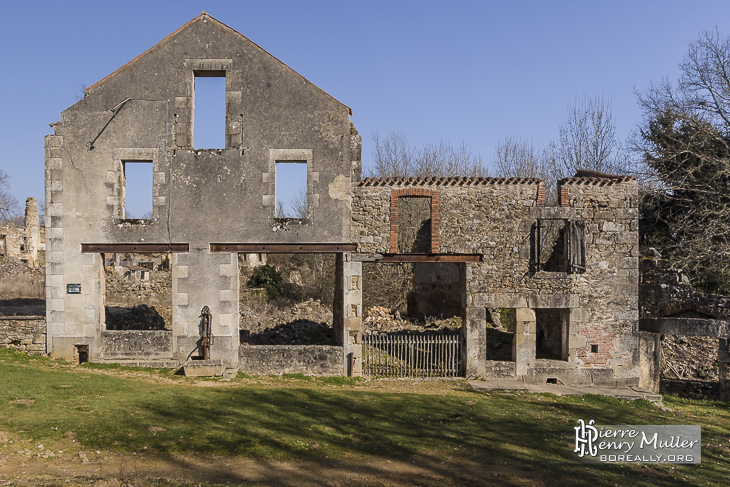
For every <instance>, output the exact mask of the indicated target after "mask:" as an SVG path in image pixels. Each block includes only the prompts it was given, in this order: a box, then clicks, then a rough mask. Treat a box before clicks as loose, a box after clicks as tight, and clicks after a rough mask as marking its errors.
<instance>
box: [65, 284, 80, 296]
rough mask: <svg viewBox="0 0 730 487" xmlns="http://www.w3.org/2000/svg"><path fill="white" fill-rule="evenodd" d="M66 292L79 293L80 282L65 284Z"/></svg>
mask: <svg viewBox="0 0 730 487" xmlns="http://www.w3.org/2000/svg"><path fill="white" fill-rule="evenodd" d="M66 294H81V284H66Z"/></svg>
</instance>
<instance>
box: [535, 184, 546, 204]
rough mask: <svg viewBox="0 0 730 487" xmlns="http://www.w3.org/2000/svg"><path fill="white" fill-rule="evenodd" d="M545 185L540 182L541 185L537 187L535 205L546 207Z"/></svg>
mask: <svg viewBox="0 0 730 487" xmlns="http://www.w3.org/2000/svg"><path fill="white" fill-rule="evenodd" d="M545 198H546V196H545V183H544V182H542V181H540V184H539V185H538V186H537V201H535V204H536V205H537V206H545V201H546V200H545Z"/></svg>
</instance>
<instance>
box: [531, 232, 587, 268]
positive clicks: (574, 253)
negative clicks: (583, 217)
mask: <svg viewBox="0 0 730 487" xmlns="http://www.w3.org/2000/svg"><path fill="white" fill-rule="evenodd" d="M531 233H532V235H531V238H530V240H531V249H532V252H531V259H530V260H531V264H532V265H531V267H532V268H533V270H534V271H544V272H568V273H581V272H585V270H586V238H585V222H582V221H573V220H537V222H535V224H533V226H532V232H531Z"/></svg>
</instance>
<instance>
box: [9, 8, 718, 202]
mask: <svg viewBox="0 0 730 487" xmlns="http://www.w3.org/2000/svg"><path fill="white" fill-rule="evenodd" d="M203 9H205V10H207V11H208V13H210V14H211V15H212V16H214V17H216V18H217V19H219V20H220V21H222V22H224V23H226V24H228V25H230V26H231V27H233V28H234V29H236V30H238V31H239V32H241V33H242V34H244V35H245V36H247V37H249V38H250V39H251V40H253V41H254V42H256V43H257V44H259V45H260V46H262V47H263V48H264V49H266V50H267V51H269V52H270V53H272V54H273V55H274V56H276V57H277V58H279V59H280V60H282V61H283V62H284V63H286V64H287V65H289V66H290V67H292V68H293V69H295V70H296V71H298V72H299V73H301V74H302V75H303V76H305V77H306V78H307V79H309V80H310V81H312V82H313V83H314V84H316V85H318V86H319V87H320V88H322V89H323V90H325V91H327V92H328V93H330V94H331V95H333V96H334V97H335V98H337V99H339V100H340V101H342V102H343V103H345V104H346V105H348V106H350V107H351V108H352V109H353V117H352V120H353V122H355V125H356V126H357V128H358V130H359V132H360V134H361V135H362V136H363V162H364V164H365V167H366V168H367V166H368V163H369V160H370V158H371V153H370V151H371V149H372V135H373V134H374V133H375V132H376V131H378V132H380V134H381V135H387V134H388V133H389V132H391V131H394V130H397V131H400V132H401V133H403V134H404V135H406V136H407V137H408V139H409V140H410V141H411V142H412V143H414V144H416V145H420V144H424V143H436V142H438V141H440V140H444V141H447V142H451V143H452V144H454V145H459V144H461V143H462V142H464V143H465V144H467V145H468V146H469V147H470V148H471V150H472V151H473V152H479V153H481V155H482V156H483V158H484V160H485V161H486V162H491V160H492V159H493V157H494V150H495V145H496V143H497V142H498V141H499V140H501V139H503V138H504V137H505V136H519V137H523V138H528V139H530V138H531V139H532V140H533V142H534V143H535V144H538V145H545V144H547V143H548V142H549V141H550V140H554V139H557V137H558V127H559V125H560V123H561V122H562V121H563V120H565V118H566V110H567V106H568V104H569V103H570V102H571V101H574V100H576V98H578V99H580V98H581V97H583V96H585V95H587V94H589V95H602V96H603V98H604V100H606V101H610V102H611V104H612V108H613V114H614V118H615V121H616V129H617V135H618V136H619V137H620V138H621V139H624V138H625V137H626V136H628V135H629V133H630V132H631V131H632V130H634V129H635V127H636V125H637V123H639V121H640V120H641V116H642V114H641V111H640V109H639V107H638V106H637V103H636V96H635V94H634V91H635V90H638V91H644V90H645V89H646V87H647V86H648V85H649V83H650V82H651V81H652V80H654V81H659V80H661V79H662V78H663V77H668V78H669V79H676V77H677V74H678V71H677V64H678V63H679V61H681V59H682V58H683V56H684V55H685V53H686V51H687V46H688V43H689V42H690V41H691V40H693V39H695V38H696V37H697V35H698V34H699V32H700V31H701V30H703V29H708V28H709V29H713V28H715V27H716V26H717V27H719V29H720V32H721V33H723V34H730V27H728V28H727V29H724V27H723V25H722V24H719V22H720V21H722V20H723V19H728V18H730V2H727V1H701V0H695V1H691V2H690V1H672V0H662V1H654V0H651V1H641V0H633V1H624V0H614V1H610V2H608V1H604V2H586V1H558V0H554V1H506V0H505V1H499V2H498V1H486V0H482V1H451V2H446V1H440V2H436V1H430V0H420V1H394V0H391V1H359V2H354V1H345V0H338V1H314V0H312V1H306V2H305V1H301V0H300V1H284V0H281V1H262V0H261V1H228V2H223V1H207V2H202V1H192V0H191V1H187V0H177V1H162V0H154V1H151V0H147V1H145V2H141V1H134V0H133V1H124V2H103V1H100V0H97V1H73V0H67V1H58V0H56V1H48V2H47V1H28V2H12V3H7V4H6V5H4V6H3V13H4V14H5V19H6V21H5V24H4V26H3V29H0V46H2V47H0V49H2V59H3V61H4V65H5V68H4V69H3V76H0V93H2V94H3V95H2V97H0V114H1V116H0V141H1V142H2V151H1V152H0V168H2V169H3V170H5V171H6V172H7V173H8V174H9V175H10V183H11V192H12V193H13V194H14V195H15V196H16V198H17V199H18V200H19V201H20V203H21V205H22V203H23V201H25V198H26V197H27V196H35V197H37V198H39V199H42V198H43V194H44V191H43V184H44V183H43V136H44V135H46V134H49V133H51V129H50V127H49V126H48V124H49V123H51V122H55V121H57V120H59V118H60V113H61V111H63V110H64V109H66V108H67V107H69V106H70V105H72V104H73V103H75V101H76V97H77V96H78V95H79V94H80V93H81V90H82V87H83V86H89V85H91V84H93V83H95V82H96V81H98V80H100V79H101V78H103V77H104V76H106V75H108V74H109V73H111V72H112V71H114V70H115V69H116V68H118V67H119V66H121V65H123V64H125V63H126V62H128V61H129V60H131V59H132V58H134V57H135V56H137V55H138V54H140V53H141V52H143V51H145V50H146V49H148V48H150V47H151V46H153V45H154V44H156V43H157V42H159V41H160V40H162V39H163V38H164V37H165V36H167V35H168V34H170V33H171V32H173V31H174V30H175V29H177V28H178V27H180V26H181V25H183V24H184V23H185V22H187V21H189V20H190V19H192V18H194V17H195V16H197V15H198V14H200V12H201V10H203Z"/></svg>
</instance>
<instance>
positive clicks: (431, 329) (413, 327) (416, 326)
mask: <svg viewBox="0 0 730 487" xmlns="http://www.w3.org/2000/svg"><path fill="white" fill-rule="evenodd" d="M460 327H461V318H460V317H458V316H455V317H453V318H446V319H436V318H433V317H426V318H425V319H423V320H416V321H410V320H406V319H403V318H402V317H401V315H400V313H399V312H396V313H395V315H393V314H391V313H390V311H389V310H388V308H384V307H382V306H373V307H371V308H369V309H368V310H367V311H366V312H365V319H364V320H363V325H362V328H363V334H365V335H378V334H387V333H403V332H405V333H424V332H426V333H433V334H436V333H450V332H455V331H456V330H457V329H459V328H460Z"/></svg>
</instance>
